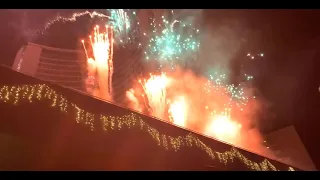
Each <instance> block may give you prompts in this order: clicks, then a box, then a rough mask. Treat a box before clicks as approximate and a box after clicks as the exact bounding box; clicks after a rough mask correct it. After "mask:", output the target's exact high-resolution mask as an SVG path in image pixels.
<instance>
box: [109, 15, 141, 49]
mask: <svg viewBox="0 0 320 180" xmlns="http://www.w3.org/2000/svg"><path fill="white" fill-rule="evenodd" d="M107 12H108V13H109V14H110V18H109V21H108V24H109V25H111V26H112V27H113V29H114V33H115V40H116V43H117V44H121V45H123V44H126V43H129V42H133V41H134V38H135V37H134V36H133V33H132V31H134V23H135V22H136V21H135V16H136V11H134V10H125V9H107Z"/></svg>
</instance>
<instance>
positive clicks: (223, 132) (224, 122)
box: [206, 113, 242, 144]
mask: <svg viewBox="0 0 320 180" xmlns="http://www.w3.org/2000/svg"><path fill="white" fill-rule="evenodd" d="M241 128H242V125H241V124H239V123H237V122H236V121H233V120H231V117H230V114H228V113H225V114H214V115H212V119H211V123H209V125H208V126H207V128H206V134H208V135H210V136H213V137H215V138H217V139H219V140H221V141H225V142H230V143H232V144H236V143H237V142H236V141H237V139H238V138H239V137H238V136H239V135H240V133H241V132H240V131H241Z"/></svg>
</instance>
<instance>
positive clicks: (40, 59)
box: [12, 43, 86, 91]
mask: <svg viewBox="0 0 320 180" xmlns="http://www.w3.org/2000/svg"><path fill="white" fill-rule="evenodd" d="M12 69H13V70H16V71H18V72H21V73H24V74H27V75H31V76H34V77H36V78H39V79H43V80H46V81H50V82H53V83H57V84H60V85H63V86H67V87H70V88H73V89H77V90H81V91H83V90H84V77H85V74H86V59H85V56H84V53H83V52H81V51H77V50H67V49H59V48H53V47H48V46H43V45H38V44H34V43H28V45H26V46H23V47H22V48H21V49H20V50H19V51H18V53H17V55H16V58H15V61H14V63H13V66H12Z"/></svg>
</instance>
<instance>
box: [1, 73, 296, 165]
mask: <svg viewBox="0 0 320 180" xmlns="http://www.w3.org/2000/svg"><path fill="white" fill-rule="evenodd" d="M7 77H10V78H7ZM0 100H1V101H0V108H1V109H2V114H1V119H2V121H0V122H1V124H0V130H1V133H2V135H0V141H1V143H0V144H1V145H2V147H6V148H0V149H1V150H2V152H1V154H0V155H1V156H0V158H1V160H0V167H1V169H7V170H8V169H11V170H12V169H19V170H32V169H33V170H34V169H38V170H39V169H42V170H48V169H50V170H275V169H277V170H288V169H289V170H290V169H292V168H289V167H288V166H287V165H284V164H282V163H279V162H276V161H273V160H267V159H265V158H264V157H261V156H258V155H255V154H252V153H249V152H246V151H243V150H239V149H236V148H233V147H231V146H230V145H227V144H224V143H221V142H219V141H215V140H213V139H209V138H206V137H203V136H201V135H197V134H195V133H191V132H189V131H187V130H184V129H181V128H178V127H176V126H173V125H170V124H168V123H165V122H162V121H160V120H155V119H153V118H151V117H147V116H144V115H141V114H138V113H135V112H133V111H130V110H128V109H125V108H122V107H119V106H115V105H112V104H109V103H106V102H103V101H100V100H97V99H94V98H92V97H89V96H87V95H86V94H84V93H80V92H76V91H74V90H71V89H68V88H64V87H61V86H59V85H54V84H51V83H49V82H45V81H42V80H39V79H36V78H33V77H30V76H27V75H24V74H21V73H18V72H15V71H12V70H11V69H9V68H5V67H0Z"/></svg>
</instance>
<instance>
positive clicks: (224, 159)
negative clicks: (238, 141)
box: [0, 84, 294, 171]
mask: <svg viewBox="0 0 320 180" xmlns="http://www.w3.org/2000/svg"><path fill="white" fill-rule="evenodd" d="M43 100H47V101H49V103H50V104H51V106H52V107H56V108H58V109H59V110H60V111H61V112H64V113H68V112H74V113H75V121H76V122H77V123H83V124H84V125H86V126H88V127H89V128H90V130H92V131H93V130H94V129H95V126H96V125H97V123H95V122H96V121H95V117H99V120H100V122H101V126H102V127H101V128H102V129H103V130H104V131H105V132H111V131H116V130H123V129H132V128H136V127H138V128H140V129H141V130H142V131H145V132H147V133H148V134H149V135H150V136H151V137H152V138H153V139H154V140H155V141H156V143H157V145H158V146H161V147H163V148H164V149H166V150H173V151H175V152H177V151H179V150H181V149H182V148H184V147H188V148H190V147H196V148H199V149H201V150H202V151H203V152H205V153H206V154H207V155H208V156H209V157H210V158H211V159H213V160H218V161H219V162H221V163H223V164H225V165H227V164H228V163H232V162H234V160H235V159H238V160H239V161H240V162H242V163H243V164H244V165H246V166H247V167H248V168H249V169H251V170H256V171H269V170H271V171H278V169H277V168H276V167H275V166H274V165H273V164H272V163H271V162H270V161H269V160H267V159H264V160H263V161H262V162H260V163H257V162H253V161H251V160H249V159H248V158H247V157H245V156H244V155H243V154H242V153H241V152H240V151H239V150H237V149H236V148H235V147H232V148H231V149H230V150H228V151H225V152H217V151H214V150H213V149H211V148H210V147H209V146H208V145H206V144H205V143H203V142H202V141H201V140H200V139H199V138H198V137H197V136H196V135H195V134H193V133H189V134H187V135H186V136H176V137H173V136H169V135H165V134H161V133H160V132H159V131H158V130H157V129H155V128H153V127H151V126H150V125H148V124H147V123H146V122H144V121H143V120H142V119H141V117H139V116H138V115H137V114H135V113H130V114H128V115H124V116H107V115H103V114H100V115H98V116H97V115H95V114H93V113H90V112H87V111H85V110H83V109H81V108H80V107H78V106H77V105H76V104H74V103H70V102H68V101H67V99H66V98H65V97H63V96H62V95H61V94H58V93H57V92H56V91H55V90H54V89H52V88H50V87H49V86H48V85H46V84H36V85H20V86H6V85H5V86H2V87H1V88H0V101H2V102H4V103H10V104H14V105H18V104H20V103H24V102H29V103H32V102H36V101H43ZM288 170H289V171H294V169H293V168H292V167H289V169H288Z"/></svg>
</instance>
